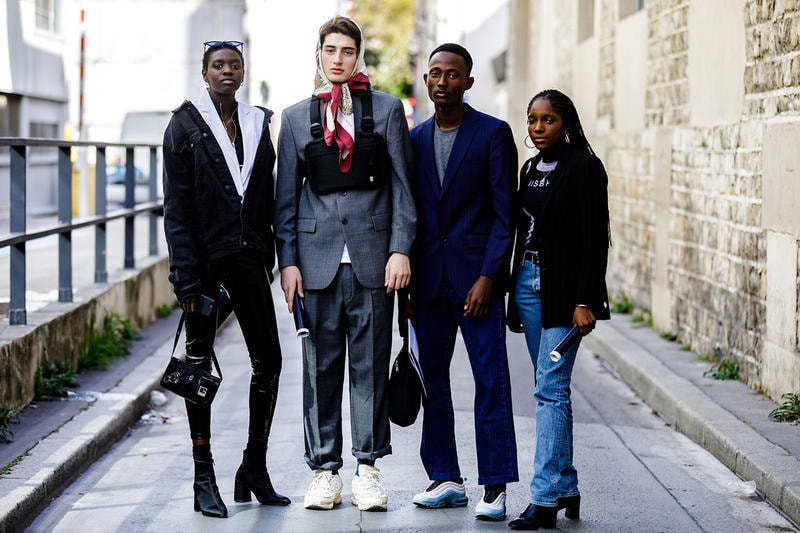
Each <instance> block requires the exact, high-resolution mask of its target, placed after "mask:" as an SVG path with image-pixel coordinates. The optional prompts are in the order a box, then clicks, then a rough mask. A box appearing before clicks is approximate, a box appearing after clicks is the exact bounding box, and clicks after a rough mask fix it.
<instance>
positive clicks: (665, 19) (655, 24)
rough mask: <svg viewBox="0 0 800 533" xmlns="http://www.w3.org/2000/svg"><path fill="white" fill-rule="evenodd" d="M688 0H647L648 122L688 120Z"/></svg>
mask: <svg viewBox="0 0 800 533" xmlns="http://www.w3.org/2000/svg"><path fill="white" fill-rule="evenodd" d="M689 4H690V2H689V1H688V0H657V1H649V2H646V6H645V7H646V9H647V18H648V42H647V50H648V68H647V73H646V75H647V87H648V88H647V95H646V110H645V124H646V125H647V126H662V125H667V126H672V125H675V124H685V123H687V122H688V120H689V107H688V101H687V98H688V87H689V86H688V78H687V72H686V70H687V65H688V58H689V56H688V39H687V36H686V32H687V31H688V12H689Z"/></svg>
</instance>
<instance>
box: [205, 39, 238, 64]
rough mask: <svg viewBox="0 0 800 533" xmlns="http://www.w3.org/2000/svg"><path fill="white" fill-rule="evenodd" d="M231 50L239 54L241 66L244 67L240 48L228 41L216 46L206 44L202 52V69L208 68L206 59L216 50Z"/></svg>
mask: <svg viewBox="0 0 800 533" xmlns="http://www.w3.org/2000/svg"><path fill="white" fill-rule="evenodd" d="M223 49H225V50H233V51H234V52H236V53H237V54H239V59H241V60H242V67H244V54H243V53H242V51H241V50H239V47H238V46H234V45H232V44H228V43H222V44H218V45H217V46H206V49H205V51H204V52H203V70H208V61H209V60H210V59H211V54H213V53H214V52H216V51H218V50H223Z"/></svg>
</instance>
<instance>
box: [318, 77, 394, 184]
mask: <svg viewBox="0 0 800 533" xmlns="http://www.w3.org/2000/svg"><path fill="white" fill-rule="evenodd" d="M319 106H320V100H319V98H317V97H316V96H314V97H312V98H311V104H310V111H309V113H310V120H311V136H312V137H313V140H312V141H311V142H309V143H308V144H307V145H306V146H305V148H304V155H305V161H306V176H308V182H309V185H310V186H311V191H312V192H313V193H314V194H316V195H317V196H319V195H322V194H330V193H334V192H341V191H352V190H359V189H380V188H381V187H383V185H384V184H385V183H386V182H387V181H388V180H389V175H390V174H391V167H392V165H391V158H390V156H389V151H388V150H387V148H386V140H385V139H384V138H383V137H382V136H381V135H380V134H378V133H375V132H374V131H373V129H374V128H375V121H374V119H373V118H372V94H371V93H370V92H367V93H365V94H364V95H362V96H361V113H362V118H361V130H360V131H356V132H355V139H354V146H353V154H352V156H351V157H352V158H353V159H352V163H351V164H350V170H348V171H347V172H342V171H341V170H340V169H339V147H338V146H337V145H336V144H335V143H334V144H333V145H332V146H328V145H327V144H325V139H324V138H323V128H322V124H321V120H322V119H321V115H320V110H319Z"/></svg>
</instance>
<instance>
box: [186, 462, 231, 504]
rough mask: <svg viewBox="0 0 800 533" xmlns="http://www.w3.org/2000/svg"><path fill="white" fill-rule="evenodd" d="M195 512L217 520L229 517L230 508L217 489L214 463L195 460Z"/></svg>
mask: <svg viewBox="0 0 800 533" xmlns="http://www.w3.org/2000/svg"><path fill="white" fill-rule="evenodd" d="M194 510H195V511H199V512H201V513H203V515H205V516H213V517H215V518H226V517H227V516H228V508H227V507H225V504H224V503H223V501H222V497H221V496H220V495H219V489H218V488H217V478H216V476H215V475H214V462H213V461H210V460H209V461H199V460H197V459H195V460H194Z"/></svg>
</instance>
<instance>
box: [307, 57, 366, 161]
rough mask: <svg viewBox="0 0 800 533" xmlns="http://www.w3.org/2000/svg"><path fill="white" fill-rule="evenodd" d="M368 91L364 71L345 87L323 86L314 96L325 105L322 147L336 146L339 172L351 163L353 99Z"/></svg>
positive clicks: (353, 130) (353, 124)
mask: <svg viewBox="0 0 800 533" xmlns="http://www.w3.org/2000/svg"><path fill="white" fill-rule="evenodd" d="M369 89H370V82H369V77H367V74H366V73H365V72H356V73H355V74H353V76H351V77H350V79H349V80H347V83H346V84H342V83H332V84H326V85H324V86H323V87H321V88H320V90H319V91H318V92H317V93H316V94H317V96H318V97H319V98H320V99H321V100H323V101H324V102H325V120H324V121H323V125H322V128H323V130H324V132H325V144H327V145H328V146H333V143H334V142H336V145H337V146H338V147H339V169H340V170H341V171H342V172H347V171H348V170H350V165H351V163H352V162H353V158H352V155H353V146H354V144H355V121H354V114H353V97H354V96H360V95H362V94H364V93H365V92H366V91H368V90H369Z"/></svg>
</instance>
